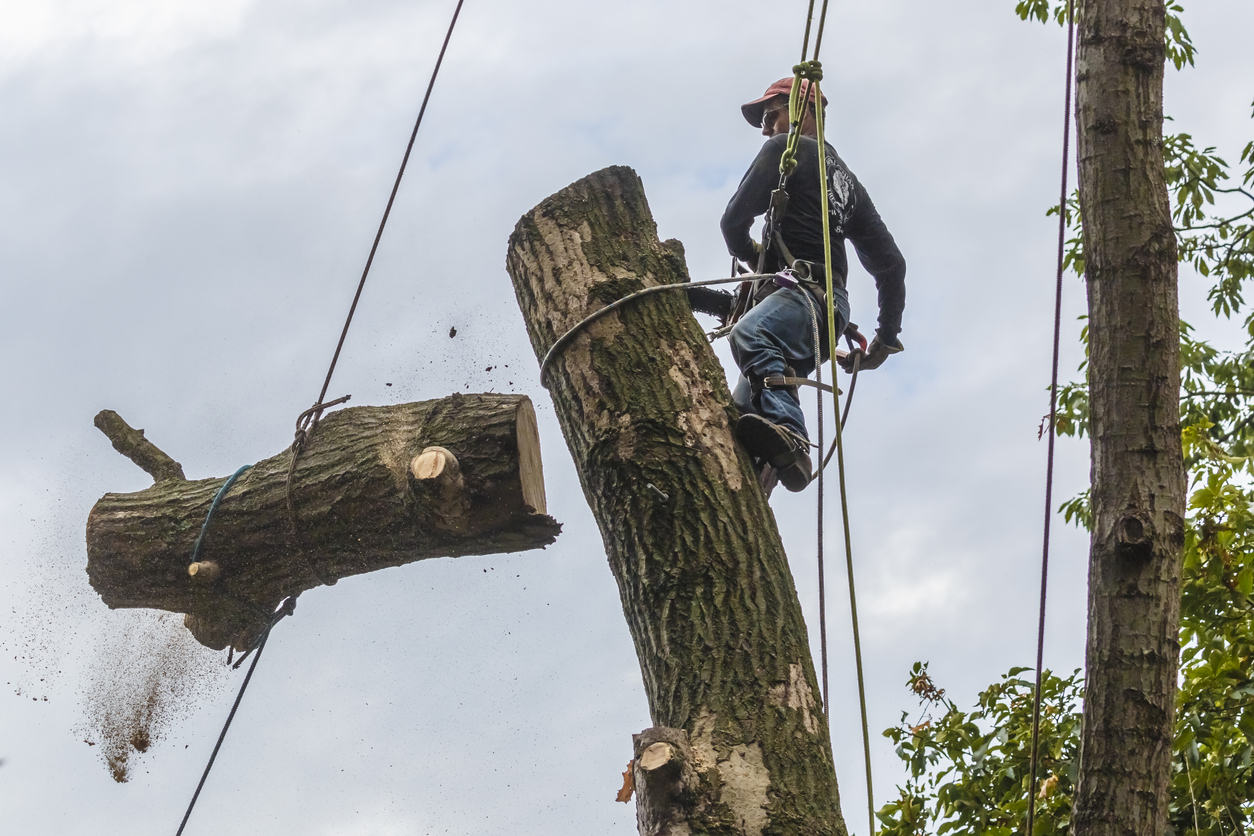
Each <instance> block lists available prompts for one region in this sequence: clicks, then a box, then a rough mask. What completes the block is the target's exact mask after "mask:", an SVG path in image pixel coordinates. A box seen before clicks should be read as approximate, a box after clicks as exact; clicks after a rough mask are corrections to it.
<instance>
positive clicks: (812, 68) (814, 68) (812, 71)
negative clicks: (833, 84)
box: [792, 59, 823, 81]
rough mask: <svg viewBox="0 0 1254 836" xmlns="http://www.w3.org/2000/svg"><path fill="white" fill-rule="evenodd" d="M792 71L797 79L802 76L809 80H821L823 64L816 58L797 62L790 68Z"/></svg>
mask: <svg viewBox="0 0 1254 836" xmlns="http://www.w3.org/2000/svg"><path fill="white" fill-rule="evenodd" d="M792 72H793V75H794V76H796V77H797V80H798V81H800V80H801V79H803V78H804V79H807V80H809V81H822V80H823V64H822V63H820V62H819V61H818V60H817V59H814V60H811V61H802V62H801V63H800V64H797V65H796V66H795V67H793V68H792Z"/></svg>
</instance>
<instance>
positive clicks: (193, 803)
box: [174, 630, 270, 836]
mask: <svg viewBox="0 0 1254 836" xmlns="http://www.w3.org/2000/svg"><path fill="white" fill-rule="evenodd" d="M269 637H270V631H269V630H266V632H265V633H264V634H262V636H261V642H260V643H259V644H258V645H257V654H256V655H255V656H253V663H252V664H251V665H249V666H248V673H246V674H244V682H243V684H241V685H240V686H239V693H238V694H236V695H235V704H234V705H232V706H231V713H230V714H228V715H226V724H225V725H224V726H223V727H222V733H221V734H219V735H218V742H217V743H215V744H214V745H213V754H211V755H210V756H209V763H207V764H205V771H204V772H203V773H201V776H200V783H199V784H197V785H196V792H194V793H192V801H191V803H190V804H188V805H187V812H186V813H184V814H183V821H182V823H181V824H179V829H178V832H177V833H176V834H174V836H183V828H185V827H187V820H188V819H189V818H191V816H192V809H193V808H195V806H196V799H198V798H200V791H201V790H202V789H203V788H204V786H205V779H206V778H208V777H209V770H210V769H213V762H214V760H215V759H216V758H217V757H218V750H219V749H221V748H222V741H223V740H225V739H226V730H227V729H229V728H230V727H231V721H232V720H234V719H235V712H236V710H237V709H238V708H239V704H240V700H242V699H244V691H246V690H247V689H248V682H249V680H251V679H252V678H253V671H254V670H256V669H257V661H258V660H259V659H260V658H261V651H262V650H263V649H265V646H266V639H268V638H269Z"/></svg>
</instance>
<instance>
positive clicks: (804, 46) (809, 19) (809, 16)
mask: <svg viewBox="0 0 1254 836" xmlns="http://www.w3.org/2000/svg"><path fill="white" fill-rule="evenodd" d="M823 5H824V7H825V8H826V6H827V3H826V2H825V3H824V4H823ZM813 22H814V0H810V9H809V11H807V12H806V34H805V37H804V38H803V39H802V40H801V60H802V61H805V60H806V53H807V52H809V51H810V24H811V23H813ZM815 54H816V55H817V54H818V50H817V49H816V50H815Z"/></svg>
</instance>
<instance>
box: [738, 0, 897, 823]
mask: <svg viewBox="0 0 1254 836" xmlns="http://www.w3.org/2000/svg"><path fill="white" fill-rule="evenodd" d="M827 3H828V0H823V6H822V10H821V11H820V12H819V28H818V33H817V36H816V38H815V42H814V58H813V59H811V60H808V61H807V60H806V54H807V52H808V51H809V48H810V24H811V22H812V21H813V19H814V0H810V8H809V10H808V12H807V13H806V28H805V37H804V38H803V41H802V45H801V63H799V64H797V65H796V66H794V67H793V68H792V72H793V82H792V90H790V91H789V93H788V142H787V144H786V145H785V146H784V153H783V154H782V155H780V158H779V178H780V188H783V187H784V185H785V182H786V181H787V179H788V177H789V176H790V175H791V174H792V173H793V171H795V170H796V168H797V150H798V148H799V147H800V145H801V122H802V120H803V119H804V118H805V107H806V103H808V102H809V100H810V95H809V94H811V93H813V98H814V114H815V130H816V133H817V134H818V153H819V196H820V206H821V211H822V215H823V270H824V273H825V280H826V290H827V344H828V354H829V356H830V360H831V367H832V381H833V384H832V385H833V386H834V385H835V381H836V380H837V371H836V370H837V363H836V316H835V310H834V307H835V299H834V296H833V292H832V291H833V281H832V239H831V222H830V217H829V215H828V205H827V141H826V139H825V133H824V126H823V92H822V90H821V89H820V87H819V82H821V81H822V80H823V65H822V64H820V63H819V49H820V48H821V47H822V45H823V29H824V26H825V25H826V23H827ZM802 81H806V82H808V84H806V94H807V95H806V96H805V101H804V102H803V100H802V96H801V87H802ZM762 243H763V246H768V245H769V244H768V242H766V241H763V242H762ZM815 362H818V358H817V357H816V358H815ZM832 403H833V406H834V410H835V415H836V469H837V473H838V474H839V478H840V515H841V520H842V522H843V523H844V529H845V567H846V569H847V570H848V574H849V612H850V615H851V616H852V620H853V655H854V663H855V665H856V667H857V673H858V704H859V707H860V709H861V712H862V752H863V756H864V759H865V762H866V804H867V825H868V827H869V830H868V836H875V792H874V790H873V788H872V785H871V732H870V726H869V724H868V722H867V711H866V680H865V677H864V676H863V673H862V639H861V636H860V635H859V631H858V597H857V593H856V591H855V589H854V575H853V540H852V535H851V534H850V532H849V494H848V490H847V488H846V484H845V447H844V441H843V433H842V427H841V420H840V399H839V398H835V397H834V398H832ZM819 420H820V421H821V420H822V416H819ZM819 513H820V514H822V509H820V511H819ZM822 530H823V523H822V520H821V519H820V521H819V531H820V537H821V536H822V534H821V532H822ZM821 629H822V630H823V631H824V634H825V635H824V641H826V631H827V625H826V624H823V625H822V628H821ZM826 696H827V695H826V694H824V697H825V698H826Z"/></svg>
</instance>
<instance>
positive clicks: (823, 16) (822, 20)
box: [801, 0, 827, 61]
mask: <svg viewBox="0 0 1254 836" xmlns="http://www.w3.org/2000/svg"><path fill="white" fill-rule="evenodd" d="M810 9H811V14H813V13H814V12H813V10H814V3H813V2H811V3H810ZM826 23H827V0H823V9H822V10H821V11H820V12H819V31H818V34H817V35H816V36H815V38H814V60H815V61H817V60H819V49H821V48H822V46H823V27H824V25H825V24H826ZM809 28H810V24H809V21H807V22H806V31H807V32H809ZM801 60H802V61H804V60H806V59H805V56H804V55H803V56H801Z"/></svg>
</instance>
